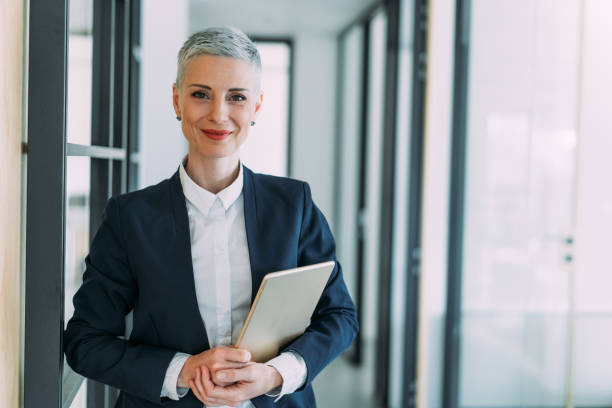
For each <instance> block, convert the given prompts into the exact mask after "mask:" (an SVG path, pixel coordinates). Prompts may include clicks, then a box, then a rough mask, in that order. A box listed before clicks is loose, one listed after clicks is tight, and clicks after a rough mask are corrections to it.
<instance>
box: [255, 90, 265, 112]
mask: <svg viewBox="0 0 612 408" xmlns="http://www.w3.org/2000/svg"><path fill="white" fill-rule="evenodd" d="M262 103H263V91H259V96H258V97H257V100H256V101H255V117H257V115H258V113H259V109H261V104H262Z"/></svg>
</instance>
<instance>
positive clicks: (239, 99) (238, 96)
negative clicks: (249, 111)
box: [229, 94, 247, 102]
mask: <svg viewBox="0 0 612 408" xmlns="http://www.w3.org/2000/svg"><path fill="white" fill-rule="evenodd" d="M246 99H247V98H246V96H244V95H242V94H233V95H230V96H229V100H230V101H232V102H244V101H246Z"/></svg>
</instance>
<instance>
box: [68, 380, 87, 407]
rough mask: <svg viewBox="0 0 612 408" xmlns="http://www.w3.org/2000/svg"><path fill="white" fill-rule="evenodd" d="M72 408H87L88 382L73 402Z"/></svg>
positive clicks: (83, 383)
mask: <svg viewBox="0 0 612 408" xmlns="http://www.w3.org/2000/svg"><path fill="white" fill-rule="evenodd" d="M70 408H87V381H83V382H82V383H81V386H80V387H79V391H78V392H77V394H76V395H75V397H74V399H73V400H72V404H70Z"/></svg>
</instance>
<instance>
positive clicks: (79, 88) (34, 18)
mask: <svg viewBox="0 0 612 408" xmlns="http://www.w3.org/2000/svg"><path fill="white" fill-rule="evenodd" d="M68 16H70V20H69V21H68V24H66V22H67V18H68ZM139 19H140V3H139V1H137V0H134V1H130V0H113V1H109V2H94V1H93V0H70V1H66V0H64V1H59V0H55V1H47V0H38V1H34V0H33V1H31V2H30V71H29V87H28V93H29V96H28V100H29V103H28V117H29V122H28V129H29V131H28V186H27V188H28V202H27V230H26V268H27V269H26V323H25V326H26V327H25V330H26V336H25V339H26V340H25V341H26V344H25V401H24V403H25V407H26V408H29V407H40V406H51V405H53V406H60V405H61V406H62V407H71V408H107V407H110V406H111V405H113V404H114V398H115V396H116V392H115V391H114V390H112V389H110V388H109V387H105V386H102V385H101V384H97V383H94V382H91V381H87V382H84V381H83V379H82V377H80V376H79V375H77V374H75V373H74V372H73V371H72V370H70V368H69V367H68V366H67V365H66V364H65V362H64V361H63V352H62V333H63V329H64V327H65V324H66V322H67V321H68V319H69V318H70V317H71V316H72V313H73V307H72V296H73V295H74V293H75V292H76V290H77V289H78V287H79V286H80V284H81V282H82V278H81V276H82V273H83V270H84V258H85V256H86V255H87V253H88V252H89V243H90V241H91V238H92V234H93V233H94V232H95V231H96V230H97V228H98V225H99V222H100V219H101V216H102V211H103V208H104V206H105V204H106V201H107V200H108V198H109V197H110V196H111V195H116V194H120V193H122V192H126V191H128V190H130V189H133V188H134V187H135V186H136V183H137V176H136V174H137V173H136V171H137V166H138V163H137V162H135V161H134V160H133V158H135V157H137V154H135V153H137V150H138V137H137V136H138V135H137V129H138V126H137V112H138V99H137V98H138V70H139V66H138V64H139V62H138V59H137V56H138V47H139V43H140V25H139ZM48 32H55V33H63V35H59V36H57V35H54V36H49V35H47V34H46V33H48ZM49 50H53V52H49ZM49 106H53V107H55V108H54V109H50V108H49ZM49 384H53V386H49ZM33 389H35V390H36V392H30V390H33Z"/></svg>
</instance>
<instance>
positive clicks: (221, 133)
mask: <svg viewBox="0 0 612 408" xmlns="http://www.w3.org/2000/svg"><path fill="white" fill-rule="evenodd" d="M201 130H202V132H203V133H204V134H205V135H206V137H208V138H209V139H212V140H223V139H225V138H226V137H228V136H229V135H231V134H232V133H233V132H232V131H231V130H225V129H221V130H218V129H201Z"/></svg>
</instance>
